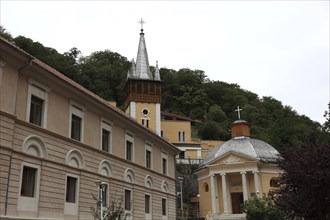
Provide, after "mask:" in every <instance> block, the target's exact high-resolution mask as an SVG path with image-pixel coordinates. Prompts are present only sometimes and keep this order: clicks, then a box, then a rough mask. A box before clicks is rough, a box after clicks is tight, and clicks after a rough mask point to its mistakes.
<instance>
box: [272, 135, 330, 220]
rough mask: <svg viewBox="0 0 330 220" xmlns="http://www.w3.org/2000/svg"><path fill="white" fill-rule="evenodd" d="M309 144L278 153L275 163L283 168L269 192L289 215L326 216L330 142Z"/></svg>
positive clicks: (311, 219) (318, 219)
mask: <svg viewBox="0 0 330 220" xmlns="http://www.w3.org/2000/svg"><path fill="white" fill-rule="evenodd" d="M309 145H310V146H309V147H308V148H305V149H302V148H296V149H290V150H286V151H285V152H283V153H282V158H281V159H280V160H279V161H278V163H279V166H280V168H282V169H283V170H284V171H285V172H284V173H283V174H282V175H281V177H280V179H279V184H280V186H279V187H277V188H275V189H274V190H273V191H272V193H271V194H272V196H273V198H274V200H275V202H276V204H277V205H278V206H280V207H281V208H282V209H283V210H284V211H285V212H286V213H287V215H288V216H289V217H291V218H292V219H294V218H295V217H304V219H306V220H329V219H330V188H329V183H330V160H329V158H330V142H329V141H327V142H325V143H317V142H315V141H314V140H313V141H310V142H309Z"/></svg>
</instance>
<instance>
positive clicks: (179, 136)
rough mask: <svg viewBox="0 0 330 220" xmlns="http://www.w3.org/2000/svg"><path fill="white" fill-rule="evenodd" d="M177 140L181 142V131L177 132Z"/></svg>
mask: <svg viewBox="0 0 330 220" xmlns="http://www.w3.org/2000/svg"><path fill="white" fill-rule="evenodd" d="M178 140H179V142H181V131H179V132H178Z"/></svg>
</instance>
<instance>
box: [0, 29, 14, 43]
mask: <svg viewBox="0 0 330 220" xmlns="http://www.w3.org/2000/svg"><path fill="white" fill-rule="evenodd" d="M0 36H1V37H3V38H5V39H6V40H8V41H10V42H12V41H13V36H12V35H11V33H9V32H8V31H7V30H6V28H4V27H3V26H2V25H0Z"/></svg>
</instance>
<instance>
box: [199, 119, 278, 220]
mask: <svg viewBox="0 0 330 220" xmlns="http://www.w3.org/2000/svg"><path fill="white" fill-rule="evenodd" d="M231 131H232V139H230V140H229V141H226V142H224V143H223V144H221V145H219V146H217V147H215V148H214V149H213V150H212V151H211V152H210V153H209V154H208V155H207V156H206V158H205V159H204V161H203V162H202V163H201V164H200V166H199V168H198V170H197V171H196V175H197V176H198V183H199V184H198V185H199V194H200V212H201V215H202V216H209V217H210V219H245V214H244V213H243V211H242V208H241V205H242V204H243V202H244V201H246V200H248V199H250V198H252V197H254V196H258V197H261V196H262V195H263V194H264V193H268V192H269V190H270V180H271V179H272V178H274V177H277V176H278V175H279V172H280V170H279V168H278V167H277V165H276V164H275V161H276V159H277V157H278V152H277V151H276V150H275V149H274V148H273V147H272V146H271V145H269V144H267V143H265V142H263V141H261V140H258V139H253V138H250V129H249V124H248V123H247V122H246V121H244V120H237V121H235V122H234V123H233V124H232V126H231Z"/></svg>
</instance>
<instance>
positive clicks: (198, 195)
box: [197, 194, 201, 218]
mask: <svg viewBox="0 0 330 220" xmlns="http://www.w3.org/2000/svg"><path fill="white" fill-rule="evenodd" d="M200 196H201V195H200V194H197V198H198V201H197V217H198V218H199V197H200Z"/></svg>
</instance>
